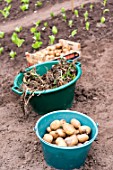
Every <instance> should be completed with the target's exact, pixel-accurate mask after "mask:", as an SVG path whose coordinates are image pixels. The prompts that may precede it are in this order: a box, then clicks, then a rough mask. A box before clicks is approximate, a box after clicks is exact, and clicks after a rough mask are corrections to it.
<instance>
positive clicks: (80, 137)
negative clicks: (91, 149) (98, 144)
mask: <svg viewBox="0 0 113 170" xmlns="http://www.w3.org/2000/svg"><path fill="white" fill-rule="evenodd" d="M77 138H78V141H79V142H80V143H84V142H86V141H87V140H89V136H88V135H87V134H80V135H77Z"/></svg>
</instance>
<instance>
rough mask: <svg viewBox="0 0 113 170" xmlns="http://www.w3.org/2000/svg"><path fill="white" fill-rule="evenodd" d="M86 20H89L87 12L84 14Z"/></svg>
mask: <svg viewBox="0 0 113 170" xmlns="http://www.w3.org/2000/svg"><path fill="white" fill-rule="evenodd" d="M84 19H85V21H87V20H88V11H86V12H85V13H84Z"/></svg>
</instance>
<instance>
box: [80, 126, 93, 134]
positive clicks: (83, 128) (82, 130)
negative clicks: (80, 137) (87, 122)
mask: <svg viewBox="0 0 113 170" xmlns="http://www.w3.org/2000/svg"><path fill="white" fill-rule="evenodd" d="M79 132H80V133H81V134H82V133H86V134H87V135H89V134H90V133H91V128H90V127H89V126H80V127H79Z"/></svg>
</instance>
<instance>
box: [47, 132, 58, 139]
mask: <svg viewBox="0 0 113 170" xmlns="http://www.w3.org/2000/svg"><path fill="white" fill-rule="evenodd" d="M49 134H50V135H52V136H53V139H56V138H58V136H59V135H58V133H57V132H56V131H51V132H50V133H49Z"/></svg>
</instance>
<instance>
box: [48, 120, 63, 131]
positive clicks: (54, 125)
mask: <svg viewBox="0 0 113 170" xmlns="http://www.w3.org/2000/svg"><path fill="white" fill-rule="evenodd" d="M60 126H61V123H60V121H59V120H54V121H53V122H52V123H51V124H50V128H51V129H52V130H57V129H59V128H60Z"/></svg>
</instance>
